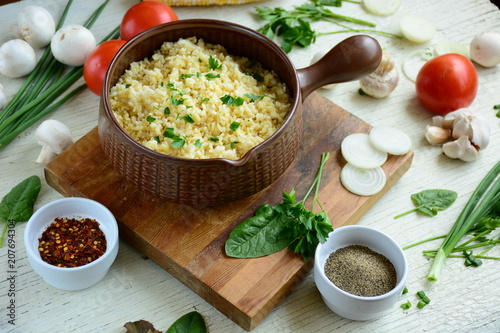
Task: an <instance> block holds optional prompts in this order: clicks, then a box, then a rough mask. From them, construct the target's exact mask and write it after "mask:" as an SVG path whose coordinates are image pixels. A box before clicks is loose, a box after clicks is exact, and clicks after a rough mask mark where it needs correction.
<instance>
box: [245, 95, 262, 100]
mask: <svg viewBox="0 0 500 333" xmlns="http://www.w3.org/2000/svg"><path fill="white" fill-rule="evenodd" d="M245 96H246V97H248V98H250V99H251V100H252V101H258V100H261V99H263V98H264V97H265V95H262V96H259V95H255V94H245Z"/></svg>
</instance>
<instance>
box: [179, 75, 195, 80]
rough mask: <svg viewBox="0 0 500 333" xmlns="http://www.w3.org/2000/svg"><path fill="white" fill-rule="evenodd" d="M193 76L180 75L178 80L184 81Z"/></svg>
mask: <svg viewBox="0 0 500 333" xmlns="http://www.w3.org/2000/svg"><path fill="white" fill-rule="evenodd" d="M193 76H194V74H181V76H179V80H184V79H187V78H190V77H193Z"/></svg>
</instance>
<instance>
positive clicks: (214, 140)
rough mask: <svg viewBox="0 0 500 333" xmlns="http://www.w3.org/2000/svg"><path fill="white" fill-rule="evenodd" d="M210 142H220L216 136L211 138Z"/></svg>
mask: <svg viewBox="0 0 500 333" xmlns="http://www.w3.org/2000/svg"><path fill="white" fill-rule="evenodd" d="M208 140H210V141H212V142H218V141H219V138H218V137H216V136H213V137H211V138H208Z"/></svg>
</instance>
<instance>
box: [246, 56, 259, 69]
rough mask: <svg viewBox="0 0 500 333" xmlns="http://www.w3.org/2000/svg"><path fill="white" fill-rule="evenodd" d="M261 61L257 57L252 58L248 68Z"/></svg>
mask: <svg viewBox="0 0 500 333" xmlns="http://www.w3.org/2000/svg"><path fill="white" fill-rule="evenodd" d="M258 63H259V61H258V60H257V59H255V58H252V59H250V64H249V65H248V66H247V68H253V67H254V66H255V65H257V64H258Z"/></svg>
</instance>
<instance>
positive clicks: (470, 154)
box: [443, 136, 479, 162]
mask: <svg viewBox="0 0 500 333" xmlns="http://www.w3.org/2000/svg"><path fill="white" fill-rule="evenodd" d="M443 153H444V154H445V155H446V156H448V157H450V158H458V159H461V160H462V161H465V162H471V161H474V160H475V159H476V158H477V157H478V155H479V154H478V152H477V150H476V148H475V147H474V146H473V145H472V144H471V143H470V141H469V139H468V138H467V137H466V136H461V137H460V138H459V139H458V140H455V141H452V142H448V143H445V144H444V145H443Z"/></svg>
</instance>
